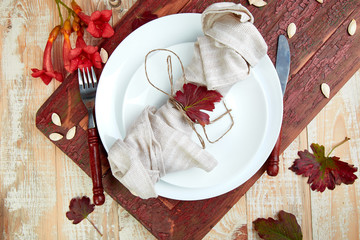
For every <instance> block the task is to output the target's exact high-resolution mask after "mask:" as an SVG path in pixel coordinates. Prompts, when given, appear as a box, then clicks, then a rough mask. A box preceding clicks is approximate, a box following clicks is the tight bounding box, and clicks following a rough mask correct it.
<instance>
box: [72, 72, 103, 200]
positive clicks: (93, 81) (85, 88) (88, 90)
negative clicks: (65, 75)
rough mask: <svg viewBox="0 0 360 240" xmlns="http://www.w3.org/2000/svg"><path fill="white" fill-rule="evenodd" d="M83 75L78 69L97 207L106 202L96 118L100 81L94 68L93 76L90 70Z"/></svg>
mask: <svg viewBox="0 0 360 240" xmlns="http://www.w3.org/2000/svg"><path fill="white" fill-rule="evenodd" d="M82 73H83V74H81V70H80V69H78V78H79V89H80V96H81V100H82V101H83V103H84V105H85V107H86V109H87V111H88V115H89V123H88V130H87V133H88V144H89V153H90V168H91V179H92V182H93V201H94V203H95V205H102V204H103V203H104V202H105V195H104V189H103V186H102V178H101V175H102V171H101V160H100V152H99V137H98V134H97V130H96V125H95V118H94V106H95V95H96V89H97V84H98V81H97V78H96V75H95V72H94V68H93V67H91V75H90V71H89V69H86V70H84V69H83V71H82ZM81 75H83V76H81Z"/></svg>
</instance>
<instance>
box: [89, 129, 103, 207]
mask: <svg viewBox="0 0 360 240" xmlns="http://www.w3.org/2000/svg"><path fill="white" fill-rule="evenodd" d="M87 132H88V142H89V151H90V168H91V179H92V182H93V201H94V203H95V205H102V204H103V203H104V202H105V195H104V189H103V186H102V177H101V175H102V171H101V161H100V152H99V137H98V134H97V131H96V128H89V129H88V130H87Z"/></svg>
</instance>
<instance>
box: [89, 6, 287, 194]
mask: <svg viewBox="0 0 360 240" xmlns="http://www.w3.org/2000/svg"><path fill="white" fill-rule="evenodd" d="M201 35H203V33H202V29H201V15H200V14H195V13H186V14H175V15H170V16H166V17H162V18H159V19H156V20H154V21H151V22H149V23H147V24H145V25H143V26H142V27H140V28H138V29H137V30H135V31H134V32H133V33H131V34H130V35H129V36H128V37H127V38H125V39H124V40H123V41H122V42H121V43H120V44H119V46H118V47H117V48H116V49H115V51H114V52H113V53H112V55H111V57H110V58H109V60H108V62H107V63H106V65H105V67H104V69H103V71H102V74H101V77H100V81H99V86H98V90H97V94H96V106H95V114H96V120H97V127H98V131H99V135H100V138H101V141H102V143H103V145H104V147H105V149H106V151H108V150H109V149H110V147H111V146H112V144H113V143H114V142H115V141H116V140H117V139H119V138H120V139H123V138H124V137H125V136H126V130H127V129H128V127H129V126H130V125H131V123H132V122H133V121H134V120H135V119H136V118H137V117H138V116H139V114H140V113H141V111H142V110H143V109H144V108H145V107H146V106H147V105H152V106H155V107H160V106H161V105H162V104H164V103H165V102H166V100H167V98H168V97H167V96H166V95H164V94H163V93H161V92H159V91H158V90H156V89H154V88H153V87H152V86H151V85H150V84H149V83H148V82H147V80H146V77H145V71H144V59H145V55H146V54H147V53H148V52H149V51H151V50H153V49H157V48H167V49H170V50H172V51H174V52H175V53H176V54H177V55H178V56H179V57H180V59H181V61H182V63H183V64H184V66H186V65H187V64H189V63H190V60H191V58H192V56H193V46H194V42H195V41H197V37H198V36H201ZM167 55H169V53H168V52H155V53H154V54H152V55H151V56H150V57H149V60H148V63H147V69H148V73H149V77H150V80H151V81H152V82H153V83H154V84H155V85H156V86H158V87H159V88H161V89H163V90H165V91H166V92H170V84H169V79H168V74H167V64H166V57H167ZM170 55H171V54H170ZM172 63H173V74H174V79H175V80H176V79H178V78H179V77H180V76H181V73H182V71H181V67H180V65H179V62H178V61H177V59H176V57H174V56H173V57H172ZM225 102H226V104H227V106H228V108H230V109H232V112H231V113H232V116H233V119H234V126H233V128H232V129H231V131H230V132H229V133H228V134H227V135H225V137H224V138H222V139H221V140H220V141H219V142H217V143H215V144H209V143H207V144H206V150H207V151H208V152H209V153H211V154H212V155H213V156H214V157H215V159H216V160H217V161H218V165H217V166H216V167H215V168H214V169H213V170H212V171H211V172H209V173H208V172H205V171H203V170H201V169H198V168H192V169H189V170H186V171H180V172H175V173H170V174H167V175H166V176H164V177H163V178H162V179H161V180H160V181H159V182H158V183H157V184H156V185H155V189H156V192H157V193H158V194H159V195H160V196H163V197H167V198H172V199H179V200H201V199H206V198H211V197H215V196H219V195H221V194H224V193H226V192H228V191H231V190H233V189H235V188H236V187H238V186H240V185H241V184H243V183H244V182H246V181H247V180H248V179H249V178H250V177H251V176H253V175H254V174H255V173H256V172H257V171H258V170H259V169H260V167H261V166H262V165H263V164H264V162H265V161H266V159H267V157H268V156H269V154H270V152H271V150H272V148H273V147H274V145H275V142H276V140H277V136H278V134H279V132H280V127H281V121H282V112H283V106H282V94H281V87H280V83H279V79H278V76H277V73H276V70H275V68H274V66H273V64H272V62H271V61H270V59H269V57H268V56H265V57H264V58H263V59H261V61H260V62H259V63H258V65H256V66H255V67H254V68H252V69H251V71H250V76H249V77H248V78H247V79H245V80H242V81H240V82H239V83H237V84H235V85H234V86H233V87H232V88H231V90H230V91H229V92H228V93H227V95H226V96H225ZM224 110H225V109H224V107H223V105H221V104H217V105H216V107H215V110H214V112H211V113H209V115H210V117H211V118H215V117H216V116H218V115H220V114H221V113H222V112H223V111H224ZM230 123H231V121H230V118H229V117H228V116H226V117H224V118H222V119H221V120H220V121H218V122H216V123H215V124H213V125H210V126H209V127H208V135H209V136H210V138H212V139H215V138H217V137H218V136H220V135H221V133H222V132H224V131H226V130H227V127H228V126H229V125H230ZM199 130H200V129H199ZM202 135H203V134H202ZM193 140H194V141H195V142H199V140H198V139H197V137H196V135H195V134H193ZM199 144H200V143H199Z"/></svg>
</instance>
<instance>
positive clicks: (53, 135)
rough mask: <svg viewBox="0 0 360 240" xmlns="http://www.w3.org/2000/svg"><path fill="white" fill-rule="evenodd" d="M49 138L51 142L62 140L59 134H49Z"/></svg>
mask: <svg viewBox="0 0 360 240" xmlns="http://www.w3.org/2000/svg"><path fill="white" fill-rule="evenodd" d="M49 138H50V140H51V141H54V142H56V141H59V140H61V139H62V138H63V135H61V134H60V133H51V134H50V135H49Z"/></svg>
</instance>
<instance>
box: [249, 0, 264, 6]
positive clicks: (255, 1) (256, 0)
mask: <svg viewBox="0 0 360 240" xmlns="http://www.w3.org/2000/svg"><path fill="white" fill-rule="evenodd" d="M249 4H250V5H254V6H255V7H263V6H265V5H266V4H267V2H265V1H263V0H249Z"/></svg>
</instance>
